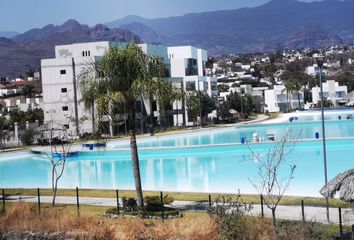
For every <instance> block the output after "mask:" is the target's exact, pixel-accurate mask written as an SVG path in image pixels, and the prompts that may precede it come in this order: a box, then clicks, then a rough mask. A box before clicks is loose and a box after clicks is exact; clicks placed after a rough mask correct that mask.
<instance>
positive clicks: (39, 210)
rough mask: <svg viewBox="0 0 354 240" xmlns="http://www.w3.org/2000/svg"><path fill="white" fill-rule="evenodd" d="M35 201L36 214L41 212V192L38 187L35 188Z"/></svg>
mask: <svg viewBox="0 0 354 240" xmlns="http://www.w3.org/2000/svg"><path fill="white" fill-rule="evenodd" d="M37 199H38V201H37V203H38V214H41V193H40V191H39V188H37Z"/></svg>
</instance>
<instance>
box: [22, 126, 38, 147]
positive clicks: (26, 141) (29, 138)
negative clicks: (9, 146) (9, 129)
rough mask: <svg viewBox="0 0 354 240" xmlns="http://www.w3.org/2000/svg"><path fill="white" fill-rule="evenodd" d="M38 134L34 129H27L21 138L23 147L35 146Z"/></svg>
mask: <svg viewBox="0 0 354 240" xmlns="http://www.w3.org/2000/svg"><path fill="white" fill-rule="evenodd" d="M36 134H37V132H36V131H35V130H33V129H26V130H25V131H24V132H23V133H22V134H21V136H20V139H21V142H22V144H23V145H26V146H29V145H33V144H34V139H35V135H36Z"/></svg>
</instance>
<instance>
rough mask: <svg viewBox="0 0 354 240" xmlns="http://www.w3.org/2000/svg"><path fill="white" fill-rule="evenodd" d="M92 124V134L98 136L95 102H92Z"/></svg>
mask: <svg viewBox="0 0 354 240" xmlns="http://www.w3.org/2000/svg"><path fill="white" fill-rule="evenodd" d="M91 118H92V119H91V123H92V133H93V134H96V126H95V101H94V100H93V101H91Z"/></svg>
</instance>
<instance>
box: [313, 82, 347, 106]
mask: <svg viewBox="0 0 354 240" xmlns="http://www.w3.org/2000/svg"><path fill="white" fill-rule="evenodd" d="M322 87H323V98H324V99H326V100H330V101H332V103H333V104H334V106H335V107H336V106H337V104H338V102H340V101H342V100H343V98H344V97H345V96H346V95H347V93H348V88H347V86H339V84H338V82H336V81H335V80H328V81H326V82H324V83H322ZM320 93H321V89H320V87H317V86H316V87H313V88H312V102H313V103H314V104H317V103H318V102H319V101H321V95H320Z"/></svg>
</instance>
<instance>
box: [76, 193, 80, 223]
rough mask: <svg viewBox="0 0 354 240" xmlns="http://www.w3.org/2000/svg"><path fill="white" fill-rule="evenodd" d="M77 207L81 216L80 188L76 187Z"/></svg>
mask: <svg viewBox="0 0 354 240" xmlns="http://www.w3.org/2000/svg"><path fill="white" fill-rule="evenodd" d="M76 207H77V215H78V216H79V217H80V202H79V188H78V187H76Z"/></svg>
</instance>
